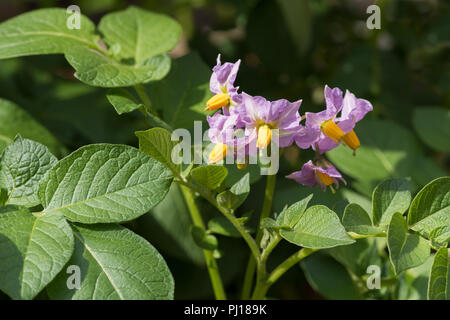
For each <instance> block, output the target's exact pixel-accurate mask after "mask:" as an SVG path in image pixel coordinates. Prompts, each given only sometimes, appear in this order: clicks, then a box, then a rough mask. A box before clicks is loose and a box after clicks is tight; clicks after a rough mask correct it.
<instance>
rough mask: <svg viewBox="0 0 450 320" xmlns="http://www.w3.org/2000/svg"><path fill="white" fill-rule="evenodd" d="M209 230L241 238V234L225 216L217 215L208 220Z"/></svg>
mask: <svg viewBox="0 0 450 320" xmlns="http://www.w3.org/2000/svg"><path fill="white" fill-rule="evenodd" d="M208 230H209V231H210V232H212V233H217V234H220V235H223V236H227V237H234V238H240V237H241V234H240V233H239V231H237V229H236V228H235V227H234V226H233V224H232V223H231V222H230V220H228V219H227V218H225V217H215V218H213V219H211V220H209V221H208Z"/></svg>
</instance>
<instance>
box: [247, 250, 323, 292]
mask: <svg viewBox="0 0 450 320" xmlns="http://www.w3.org/2000/svg"><path fill="white" fill-rule="evenodd" d="M318 250H320V249H309V248H302V249H300V250H299V251H297V252H296V253H294V254H293V255H291V256H290V257H289V258H287V259H286V260H284V261H283V262H282V263H281V264H280V265H279V266H278V267H276V268H275V269H274V270H273V271H272V272H271V273H270V275H269V276H268V277H267V280H265V281H263V282H261V283H257V284H256V288H255V291H254V292H253V296H252V299H253V300H260V299H264V297H265V296H266V294H267V291H268V290H269V288H270V287H271V286H272V284H274V283H275V282H276V281H277V280H278V279H279V278H280V277H281V276H282V275H283V274H285V273H286V271H288V270H289V269H290V268H292V267H293V266H294V265H296V264H297V263H298V262H300V261H301V260H303V259H304V258H306V257H307V256H309V255H310V254H312V253H314V252H316V251H318Z"/></svg>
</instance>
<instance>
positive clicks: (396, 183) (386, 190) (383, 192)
mask: <svg viewBox="0 0 450 320" xmlns="http://www.w3.org/2000/svg"><path fill="white" fill-rule="evenodd" d="M410 203H411V192H410V191H409V182H408V180H406V179H391V180H386V181H383V182H382V183H380V184H379V185H378V186H377V187H376V188H375V190H374V191H373V195H372V215H373V222H374V224H375V225H387V224H389V221H391V217H392V215H393V214H394V213H395V212H400V213H402V214H403V213H404V212H405V211H406V210H407V209H408V208H409V204H410Z"/></svg>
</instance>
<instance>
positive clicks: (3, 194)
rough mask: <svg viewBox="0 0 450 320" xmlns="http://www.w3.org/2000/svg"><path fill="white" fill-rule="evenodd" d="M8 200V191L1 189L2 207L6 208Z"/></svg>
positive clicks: (0, 203) (0, 202)
mask: <svg viewBox="0 0 450 320" xmlns="http://www.w3.org/2000/svg"><path fill="white" fill-rule="evenodd" d="M7 200H8V191H6V189H2V188H0V207H1V206H4V205H5V203H6V201H7Z"/></svg>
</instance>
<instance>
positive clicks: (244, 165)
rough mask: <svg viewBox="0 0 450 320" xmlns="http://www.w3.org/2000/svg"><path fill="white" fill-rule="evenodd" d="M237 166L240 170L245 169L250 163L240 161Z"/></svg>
mask: <svg viewBox="0 0 450 320" xmlns="http://www.w3.org/2000/svg"><path fill="white" fill-rule="evenodd" d="M236 166H237V168H238V169H239V170H244V169H245V168H247V166H248V163H238V164H237V165H236Z"/></svg>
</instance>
